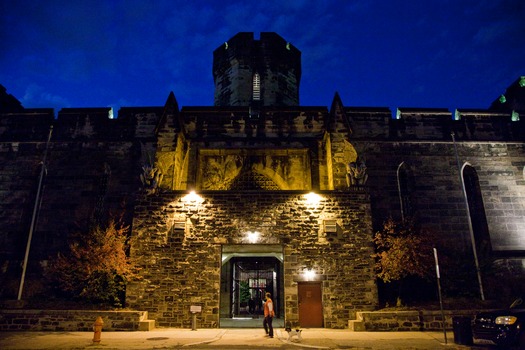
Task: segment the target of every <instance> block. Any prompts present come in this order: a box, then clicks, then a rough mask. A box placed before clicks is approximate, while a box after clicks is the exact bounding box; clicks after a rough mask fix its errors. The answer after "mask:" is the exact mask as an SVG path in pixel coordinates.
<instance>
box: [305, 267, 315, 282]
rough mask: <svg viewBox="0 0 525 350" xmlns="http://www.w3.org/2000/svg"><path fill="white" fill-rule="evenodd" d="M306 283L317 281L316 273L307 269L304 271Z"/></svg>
mask: <svg viewBox="0 0 525 350" xmlns="http://www.w3.org/2000/svg"><path fill="white" fill-rule="evenodd" d="M303 277H304V279H305V281H313V280H314V279H315V271H314V270H313V269H306V270H304V271H303Z"/></svg>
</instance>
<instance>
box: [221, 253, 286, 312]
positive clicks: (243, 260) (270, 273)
mask: <svg viewBox="0 0 525 350" xmlns="http://www.w3.org/2000/svg"><path fill="white" fill-rule="evenodd" d="M230 263H231V271H232V293H231V310H232V317H250V318H258V317H262V316H263V302H264V296H265V294H266V292H270V293H271V294H272V299H273V301H274V307H275V310H276V312H277V311H278V310H279V307H278V305H279V304H278V303H279V296H278V295H277V291H278V290H279V286H278V283H279V282H278V281H279V279H278V272H279V270H280V262H279V260H277V259H276V258H273V257H235V258H232V259H231V260H230ZM276 316H277V317H279V316H278V315H276Z"/></svg>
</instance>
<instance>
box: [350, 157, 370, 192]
mask: <svg viewBox="0 0 525 350" xmlns="http://www.w3.org/2000/svg"><path fill="white" fill-rule="evenodd" d="M346 171H347V174H346V184H347V185H348V187H350V186H356V185H364V184H366V181H367V180H368V174H367V172H366V164H365V161H364V160H362V159H361V158H360V157H358V158H357V161H356V162H351V163H348V164H347V165H346Z"/></svg>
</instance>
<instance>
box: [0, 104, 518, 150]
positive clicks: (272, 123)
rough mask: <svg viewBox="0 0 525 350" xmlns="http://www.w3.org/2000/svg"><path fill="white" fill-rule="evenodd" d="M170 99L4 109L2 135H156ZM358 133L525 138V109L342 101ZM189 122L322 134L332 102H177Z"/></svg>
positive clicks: (211, 130)
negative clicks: (116, 105)
mask: <svg viewBox="0 0 525 350" xmlns="http://www.w3.org/2000/svg"><path fill="white" fill-rule="evenodd" d="M165 109H166V108H165V107H123V108H121V109H120V110H119V111H118V118H110V116H111V113H112V110H111V108H109V107H103V108H64V109H61V110H60V111H59V112H58V115H57V118H54V114H53V110H52V109H25V110H23V111H18V112H12V113H3V114H0V140H3V141H18V142H20V141H37V140H45V138H46V135H47V133H48V130H49V127H50V126H51V124H53V126H54V132H53V134H54V136H53V138H54V139H55V140H108V141H110V140H124V139H133V138H139V139H141V138H153V137H155V130H156V128H157V126H158V124H159V122H160V120H161V117H162V115H163V113H164V111H165ZM343 111H344V118H346V121H347V123H346V124H347V126H348V128H349V129H350V130H351V138H352V139H360V140H365V139H370V140H399V141H418V140H419V141H425V140H427V141H429V140H433V141H439V140H443V141H450V134H451V132H455V135H456V137H457V140H458V141H461V140H464V141H520V140H523V139H524V137H525V121H524V120H525V116H524V115H523V113H521V114H520V113H518V112H515V111H511V112H507V111H495V110H488V109H487V110H482V109H477V110H473V109H458V110H456V111H454V112H451V111H449V110H448V109H429V108H398V109H397V110H396V112H395V113H392V111H391V110H390V109H389V108H377V107H343ZM175 113H176V114H177V115H178V117H177V118H179V120H180V121H182V124H183V130H184V132H185V133H187V134H188V135H189V137H190V138H191V137H198V138H201V137H202V138H209V139H213V138H217V137H220V138H224V137H225V138H241V139H243V138H252V137H265V138H282V137H299V138H304V137H307V138H308V137H318V136H319V135H321V134H322V133H324V132H325V131H326V130H328V129H329V125H330V123H331V120H333V119H334V118H335V117H334V116H333V115H331V113H330V112H329V111H328V109H327V108H326V107H293V108H280V109H278V110H275V109H272V108H261V109H259V110H257V111H254V110H252V109H250V108H248V107H183V108H182V109H181V110H180V111H178V110H176V111H175Z"/></svg>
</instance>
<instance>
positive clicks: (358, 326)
mask: <svg viewBox="0 0 525 350" xmlns="http://www.w3.org/2000/svg"><path fill="white" fill-rule="evenodd" d="M478 312H479V311H477V310H444V311H443V314H442V313H441V311H439V310H437V311H426V310H424V311H418V310H414V311H366V312H357V319H356V320H350V321H349V322H348V328H349V329H350V330H352V331H367V332H371V331H372V332H373V331H396V332H402V331H440V330H443V316H444V317H445V328H446V329H447V330H450V329H452V321H453V318H454V317H469V318H471V319H474V316H475V315H476V314H477V313H478Z"/></svg>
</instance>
